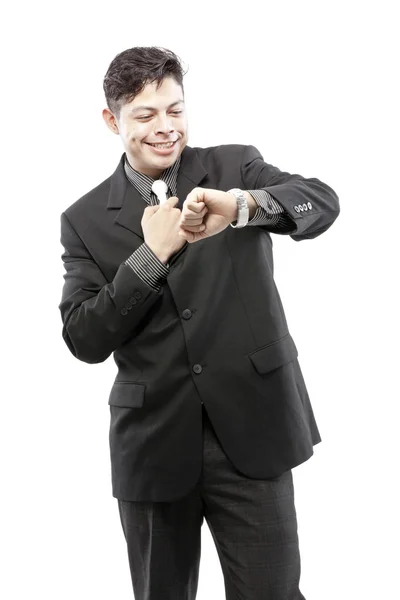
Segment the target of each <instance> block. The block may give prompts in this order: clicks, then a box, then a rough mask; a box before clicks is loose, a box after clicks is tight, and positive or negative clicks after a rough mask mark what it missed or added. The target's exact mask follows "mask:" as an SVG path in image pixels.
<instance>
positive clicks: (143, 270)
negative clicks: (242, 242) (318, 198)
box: [124, 155, 293, 292]
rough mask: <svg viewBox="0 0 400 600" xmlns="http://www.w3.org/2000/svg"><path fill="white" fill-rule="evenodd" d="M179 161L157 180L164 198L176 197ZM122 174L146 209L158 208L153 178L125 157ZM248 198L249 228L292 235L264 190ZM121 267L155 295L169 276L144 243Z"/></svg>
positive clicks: (286, 217)
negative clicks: (164, 190)
mask: <svg viewBox="0 0 400 600" xmlns="http://www.w3.org/2000/svg"><path fill="white" fill-rule="evenodd" d="M180 163H181V157H180V156H179V157H178V159H177V160H176V161H175V162H174V164H173V165H171V166H170V167H168V169H165V171H163V172H162V173H161V175H160V177H159V178H158V179H162V180H163V181H165V183H166V184H167V186H168V192H167V198H170V197H171V196H176V195H177V178H178V171H179V166H180ZM124 168H125V174H126V177H127V179H128V180H129V181H130V183H131V184H132V185H133V186H134V187H135V188H136V189H137V190H138V192H139V193H140V194H141V196H142V197H143V199H144V200H145V202H146V203H147V204H148V205H149V206H154V205H156V204H159V200H158V198H157V196H156V194H154V192H153V191H152V189H151V186H152V185H153V182H154V181H155V180H154V178H152V177H149V176H148V175H144V174H143V173H140V172H139V171H136V170H135V169H133V168H132V167H131V165H130V164H129V162H128V159H127V157H126V155H125V163H124ZM245 191H248V192H249V194H251V195H252V197H253V198H254V200H255V201H256V203H257V205H258V207H257V210H256V212H255V215H254V217H253V218H252V219H251V220H250V221H249V222H248V223H247V225H246V227H248V226H251V225H267V226H268V229H269V230H270V231H272V232H276V233H289V232H290V231H293V221H292V219H291V218H290V216H289V215H288V213H287V212H286V211H285V209H284V208H283V207H282V206H281V205H280V204H279V203H278V202H277V201H276V200H275V198H273V197H272V196H271V194H269V193H268V192H267V191H266V190H245ZM125 264H126V265H128V266H129V267H131V268H132V269H133V270H134V271H135V273H136V274H137V275H138V276H139V277H140V279H141V280H142V281H143V282H144V283H146V284H147V285H149V286H150V287H151V288H152V289H153V290H154V291H155V292H159V291H160V288H161V285H162V284H163V283H164V282H165V280H166V278H167V276H168V274H169V265H168V263H167V264H166V265H165V264H164V263H163V262H161V261H160V260H159V258H158V257H157V256H156V255H155V254H154V252H152V251H151V250H150V248H149V246H147V244H146V242H144V243H143V244H142V245H141V246H139V248H138V249H137V250H135V251H134V252H133V254H131V256H129V258H127V260H126V261H125Z"/></svg>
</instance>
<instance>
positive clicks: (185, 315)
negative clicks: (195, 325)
mask: <svg viewBox="0 0 400 600" xmlns="http://www.w3.org/2000/svg"><path fill="white" fill-rule="evenodd" d="M191 316H192V311H191V310H190V309H189V308H185V310H184V311H183V313H182V317H183V318H184V319H190V317H191Z"/></svg>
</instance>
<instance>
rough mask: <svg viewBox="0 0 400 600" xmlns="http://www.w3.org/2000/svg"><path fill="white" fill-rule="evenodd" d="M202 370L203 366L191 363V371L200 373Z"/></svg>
mask: <svg viewBox="0 0 400 600" xmlns="http://www.w3.org/2000/svg"><path fill="white" fill-rule="evenodd" d="M202 370H203V367H202V366H201V365H193V371H194V372H195V373H201V372H202Z"/></svg>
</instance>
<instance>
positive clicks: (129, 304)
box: [125, 302, 132, 310]
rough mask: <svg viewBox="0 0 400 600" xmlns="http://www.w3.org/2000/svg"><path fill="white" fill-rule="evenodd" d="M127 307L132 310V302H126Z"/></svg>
mask: <svg viewBox="0 0 400 600" xmlns="http://www.w3.org/2000/svg"><path fill="white" fill-rule="evenodd" d="M125 308H127V309H128V310H132V304H131V303H130V302H128V304H125Z"/></svg>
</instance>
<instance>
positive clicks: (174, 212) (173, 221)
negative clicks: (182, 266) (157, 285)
mask: <svg viewBox="0 0 400 600" xmlns="http://www.w3.org/2000/svg"><path fill="white" fill-rule="evenodd" d="M178 201H179V199H178V198H177V196H171V198H168V200H167V201H166V202H165V203H163V204H161V205H156V206H148V207H146V208H145V209H144V212H143V217H142V221H141V225H142V229H143V234H144V241H145V242H146V244H147V245H148V246H149V248H150V250H152V252H154V254H155V255H156V256H157V257H158V258H159V260H161V262H163V263H167V262H168V260H169V258H170V256H172V255H173V254H175V253H176V252H178V251H179V250H180V249H181V248H183V246H184V245H185V244H186V243H187V242H186V240H185V239H184V238H182V237H181V236H179V235H178V232H179V231H180V227H179V224H180V220H181V216H182V213H181V210H180V209H179V208H175V207H176V205H177V203H178ZM205 212H207V209H205ZM199 216H200V215H199ZM204 227H205V226H204V225H196V226H193V227H191V228H190V229H191V231H202V230H203V229H204Z"/></svg>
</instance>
